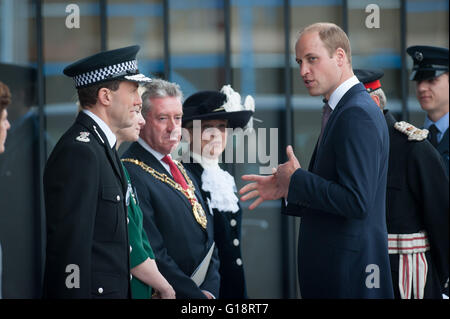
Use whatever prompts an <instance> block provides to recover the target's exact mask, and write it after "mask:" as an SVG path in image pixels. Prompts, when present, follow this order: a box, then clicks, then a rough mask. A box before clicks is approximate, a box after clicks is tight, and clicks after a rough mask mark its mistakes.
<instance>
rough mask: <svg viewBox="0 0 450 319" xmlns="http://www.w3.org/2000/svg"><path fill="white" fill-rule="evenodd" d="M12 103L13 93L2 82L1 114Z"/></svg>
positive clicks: (0, 83) (0, 89)
mask: <svg viewBox="0 0 450 319" xmlns="http://www.w3.org/2000/svg"><path fill="white" fill-rule="evenodd" d="M10 103H11V92H10V90H9V87H8V86H7V85H6V84H4V83H3V82H1V81H0V114H1V113H2V112H3V110H4V109H6V107H7V106H8V105H9V104H10Z"/></svg>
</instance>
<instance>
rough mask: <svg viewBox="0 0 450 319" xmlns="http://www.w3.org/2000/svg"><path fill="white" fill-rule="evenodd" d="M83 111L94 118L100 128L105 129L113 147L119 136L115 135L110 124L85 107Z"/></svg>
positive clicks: (104, 131)
mask: <svg viewBox="0 0 450 319" xmlns="http://www.w3.org/2000/svg"><path fill="white" fill-rule="evenodd" d="M82 112H84V113H85V114H86V115H87V116H89V117H90V118H91V119H93V120H94V122H95V123H97V124H98V126H100V129H101V130H102V131H103V133H105V135H106V138H107V139H108V143H109V147H111V148H113V147H114V145H115V144H116V140H117V138H116V136H115V135H114V133H113V132H112V131H111V129H110V128H109V126H108V125H107V124H106V123H105V122H104V121H103V120H102V119H101V118H99V117H98V116H97V115H95V114H94V113H92V112H91V111H89V110H86V109H83V110H82Z"/></svg>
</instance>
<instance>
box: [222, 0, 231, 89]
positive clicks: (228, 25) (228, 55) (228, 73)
mask: <svg viewBox="0 0 450 319" xmlns="http://www.w3.org/2000/svg"><path fill="white" fill-rule="evenodd" d="M223 5H224V7H223V11H224V26H225V30H224V31H225V65H224V66H225V84H232V83H231V82H232V73H231V11H230V0H224V2H223Z"/></svg>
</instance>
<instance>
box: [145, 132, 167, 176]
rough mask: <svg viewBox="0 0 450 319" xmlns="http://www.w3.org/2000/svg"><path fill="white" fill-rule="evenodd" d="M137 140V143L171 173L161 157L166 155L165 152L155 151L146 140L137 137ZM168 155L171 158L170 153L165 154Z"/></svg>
mask: <svg viewBox="0 0 450 319" xmlns="http://www.w3.org/2000/svg"><path fill="white" fill-rule="evenodd" d="M137 142H138V143H139V145H141V146H142V147H143V148H144V149H145V150H146V151H147V152H149V153H150V154H152V155H153V156H154V157H155V158H156V159H157V160H158V161H159V162H160V163H161V165H162V166H163V167H164V168H165V169H166V171H167V172H169V173H170V174H171V175H172V173H171V172H170V166H169V164H167V163H165V162H163V161H162V159H163V158H164V157H165V156H166V155H165V154H162V153H160V152H158V151H155V150H154V149H153V148H152V147H151V146H150V145H148V144H147V142H146V141H144V140H143V139H142V138H140V137H139V139H138V140H137ZM167 155H168V156H170V158H172V156H171V155H170V154H167Z"/></svg>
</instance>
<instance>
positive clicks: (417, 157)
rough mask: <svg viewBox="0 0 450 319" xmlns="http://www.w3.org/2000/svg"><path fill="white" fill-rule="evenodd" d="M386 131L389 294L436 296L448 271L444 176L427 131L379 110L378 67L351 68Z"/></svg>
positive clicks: (383, 97) (383, 100)
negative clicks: (390, 276) (391, 287)
mask: <svg viewBox="0 0 450 319" xmlns="http://www.w3.org/2000/svg"><path fill="white" fill-rule="evenodd" d="M354 72H355V75H356V76H357V77H358V79H359V80H360V81H361V82H362V83H363V84H364V86H365V87H366V89H367V91H368V92H369V94H370V96H371V97H372V99H373V100H374V101H375V103H377V105H378V106H379V107H380V108H381V109H382V110H383V113H384V117H385V119H386V123H387V126H388V129H389V140H390V149H389V168H388V178H387V192H386V224H387V230H388V246H389V260H390V263H391V273H392V281H393V287H394V295H395V298H398V299H400V298H401V299H423V298H435V299H441V298H442V294H441V292H442V289H443V288H444V286H445V283H446V281H447V279H448V274H449V223H448V221H449V210H448V191H449V190H448V188H449V184H448V177H447V176H446V174H445V166H444V162H443V160H442V158H441V156H440V155H439V153H438V151H437V150H436V149H435V148H434V147H433V146H432V145H431V144H430V142H429V141H428V140H427V131H426V130H421V129H418V128H416V127H414V126H413V125H411V124H409V123H406V122H397V120H396V119H395V118H394V116H393V114H392V113H391V112H390V111H389V110H387V109H386V108H385V106H386V104H387V98H386V95H385V93H384V91H383V89H382V87H381V83H380V78H381V77H382V76H383V75H384V73H383V72H382V71H380V70H357V69H356V70H354Z"/></svg>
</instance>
